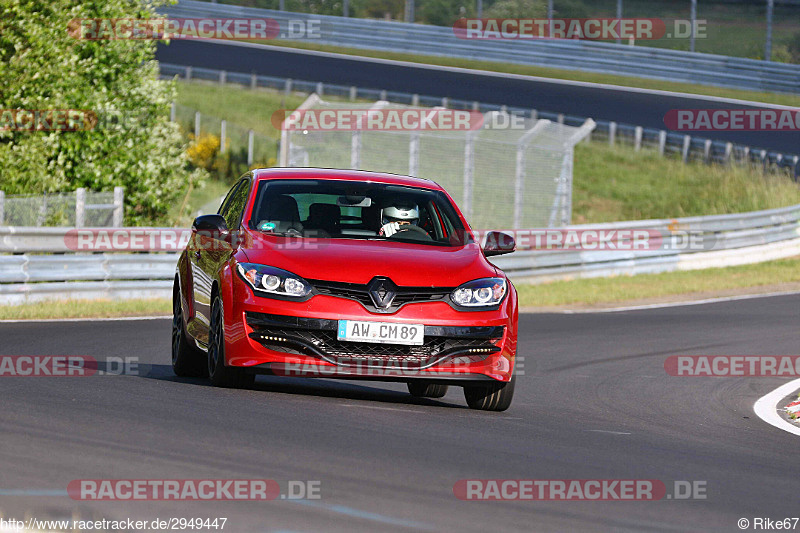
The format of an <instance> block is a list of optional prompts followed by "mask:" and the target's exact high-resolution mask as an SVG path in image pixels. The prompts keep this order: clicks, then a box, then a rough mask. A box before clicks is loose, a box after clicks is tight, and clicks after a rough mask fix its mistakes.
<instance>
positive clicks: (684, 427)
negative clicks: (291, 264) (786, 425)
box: [0, 295, 800, 533]
mask: <svg viewBox="0 0 800 533" xmlns="http://www.w3.org/2000/svg"><path fill="white" fill-rule="evenodd" d="M798 324H800V296H798V295H793V296H779V297H769V298H758V299H752V300H743V301H736V302H725V303H715V304H707V305H696V306H686V307H673V308H665V309H651V310H643V311H628V312H617V313H598V314H575V315H566V314H541V315H537V314H524V315H522V316H521V317H520V329H521V331H522V334H521V339H520V341H521V342H520V345H521V355H523V356H524V357H525V360H524V366H523V368H524V375H522V376H520V377H519V378H518V382H517V395H516V398H515V401H514V404H513V405H512V406H511V409H509V410H508V411H506V412H504V413H484V412H477V411H471V410H469V409H467V407H466V404H465V402H464V399H463V395H462V392H461V390H460V389H452V388H451V390H450V392H449V393H448V394H447V396H445V397H444V398H443V399H442V400H412V399H411V397H410V396H409V395H408V394H407V393H406V392H405V388H404V386H403V385H399V384H384V383H379V382H369V383H353V382H342V381H332V380H299V379H291V378H277V377H259V378H258V381H257V382H256V386H255V389H254V390H225V389H216V388H212V387H211V386H209V385H207V384H206V383H205V382H204V381H201V380H192V379H178V378H176V377H175V376H173V375H172V372H171V369H170V367H169V366H168V362H169V353H170V344H169V336H170V321H169V320H164V319H159V320H133V321H131V320H124V321H107V322H36V323H3V324H0V339H2V354H3V355H90V356H93V357H95V358H98V359H101V358H105V357H108V356H114V357H138V358H139V362H140V365H141V368H140V369H139V371H140V373H141V375H139V376H93V377H71V378H67V377H35V378H31V377H6V378H2V382H1V385H0V387H2V389H0V390H1V391H2V410H0V432H1V434H2V446H0V464H2V469H0V511H3V512H5V516H6V517H9V516H12V517H13V516H19V517H21V516H22V514H23V513H25V512H28V513H30V514H31V515H32V516H37V517H43V516H54V515H59V514H60V515H62V516H63V515H65V514H66V515H67V516H68V515H69V513H72V512H76V513H78V514H79V515H80V516H83V517H86V516H94V517H96V518H97V517H105V518H109V519H122V518H143V519H144V518H147V519H153V518H156V517H160V518H162V519H165V518H168V517H171V516H172V517H182V516H183V517H189V516H202V517H211V518H215V517H227V518H228V523H227V526H226V528H225V530H226V531H232V532H235V533H238V532H255V531H414V530H420V531H481V532H484V531H492V530H494V531H611V530H614V531H738V530H739V529H738V528H737V526H736V522H737V520H738V519H739V518H741V517H747V518H750V519H752V518H753V517H754V516H759V517H770V518H773V519H777V518H783V517H787V516H788V517H791V516H797V515H798V513H797V493H798V487H799V486H800V482H798V479H800V465H798V462H797V461H796V460H794V452H795V451H796V449H797V440H796V439H797V437H796V436H793V435H790V434H788V433H785V432H783V431H780V430H778V429H776V428H774V427H772V426H769V425H767V424H766V423H764V422H762V421H761V420H760V419H758V418H757V417H756V416H755V415H754V413H753V410H752V405H753V402H754V401H755V400H756V399H757V398H758V397H760V396H761V395H763V394H765V393H767V392H769V391H770V390H772V389H774V388H775V387H777V386H779V385H780V384H782V383H783V382H785V381H787V380H786V379H777V378H697V377H695V378H686V377H670V376H667V375H666V373H665V371H664V368H663V364H664V360H665V358H666V357H667V356H669V355H675V354H710V355H720V354H736V355H752V354H772V355H787V354H794V355H797V354H800V340H798V331H797V328H798ZM208 478H212V479H254V478H267V479H274V480H276V481H278V482H279V483H280V485H281V488H282V489H283V488H284V487H285V486H286V485H287V482H288V480H318V481H319V482H320V485H321V496H322V497H321V499H319V500H302V501H288V500H275V501H270V502H230V501H220V502H177V503H176V502H80V501H73V500H71V499H70V498H69V497H68V496H66V487H67V485H68V483H69V482H70V481H71V480H73V479H208ZM469 478H477V479H489V478H492V479H498V478H511V479H659V480H662V481H664V482H665V483H666V484H667V487H668V488H669V487H672V483H673V481H674V480H695V481H697V480H700V481H705V482H706V483H707V493H708V496H707V499H705V500H693V501H676V500H661V501H650V502H620V501H616V502H615V501H606V502H602V501H601V502H572V501H554V502H535V501H520V502H492V501H488V502H465V501H461V500H458V499H457V498H455V497H454V495H453V485H454V483H455V482H456V481H458V480H460V479H469Z"/></svg>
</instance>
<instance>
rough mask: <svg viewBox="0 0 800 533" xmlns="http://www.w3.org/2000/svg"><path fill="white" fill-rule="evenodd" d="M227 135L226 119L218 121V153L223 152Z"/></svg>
mask: <svg viewBox="0 0 800 533" xmlns="http://www.w3.org/2000/svg"><path fill="white" fill-rule="evenodd" d="M227 137H228V121H227V120H222V121H220V123H219V153H221V154H224V153H225V141H226V139H227Z"/></svg>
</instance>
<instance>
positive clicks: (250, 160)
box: [247, 130, 255, 167]
mask: <svg viewBox="0 0 800 533" xmlns="http://www.w3.org/2000/svg"><path fill="white" fill-rule="evenodd" d="M254 142H255V133H254V132H253V130H247V166H248V167H250V166H253V144H254Z"/></svg>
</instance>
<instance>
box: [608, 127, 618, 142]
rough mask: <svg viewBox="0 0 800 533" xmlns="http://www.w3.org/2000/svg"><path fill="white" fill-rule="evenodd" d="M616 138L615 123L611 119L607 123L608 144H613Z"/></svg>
mask: <svg viewBox="0 0 800 533" xmlns="http://www.w3.org/2000/svg"><path fill="white" fill-rule="evenodd" d="M616 138H617V123H616V122H614V121H611V122H609V123H608V144H609V146H614V141H615V139H616Z"/></svg>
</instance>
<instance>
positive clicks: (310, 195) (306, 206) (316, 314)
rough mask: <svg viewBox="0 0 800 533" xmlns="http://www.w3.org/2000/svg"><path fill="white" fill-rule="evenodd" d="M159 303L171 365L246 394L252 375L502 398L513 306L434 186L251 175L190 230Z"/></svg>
mask: <svg viewBox="0 0 800 533" xmlns="http://www.w3.org/2000/svg"><path fill="white" fill-rule="evenodd" d="M192 230H193V231H192V234H191V238H190V240H189V244H188V246H187V248H186V250H184V251H183V253H182V254H181V256H180V259H179V261H178V268H177V272H176V275H175V286H174V291H173V312H174V319H173V327H172V366H173V369H174V371H175V373H176V374H177V375H178V376H200V375H207V376H208V377H210V378H211V382H212V383H213V384H214V385H217V386H223V387H246V386H249V385H252V384H253V381H254V379H255V376H256V374H260V373H261V374H273V375H284V376H306V377H328V378H337V379H340V378H352V379H375V380H382V381H401V382H406V383H407V384H408V389H409V392H410V393H411V394H412V395H414V396H417V397H429V398H440V397H442V396H444V394H445V393H446V392H447V388H448V386H449V385H456V386H461V387H463V388H464V395H465V397H466V400H467V403H468V404H469V406H470V407H472V408H474V409H483V410H491V411H503V410H505V409H507V408H508V407H509V405H510V404H511V400H512V397H513V394H514V378H515V375H514V357H515V354H516V351H517V294H516V290H515V289H514V286H513V285H512V284H511V283H510V282H509V281H508V279H507V278H506V276H505V274H504V273H503V272H502V271H501V270H500V269H498V268H497V267H495V266H493V265H492V264H491V263H489V261H487V259H486V256H492V255H498V254H502V253H508V252H511V251H513V250H514V246H515V245H514V241H513V239H512V238H511V237H510V236H508V235H505V234H502V233H496V232H490V233H489V234H488V235H487V243H488V244H486V245H484V247H483V249H481V247H480V246H479V244H478V243H477V242H475V238H474V235H473V233H472V231H471V230H470V229H469V226H468V225H467V222H466V221H465V220H464V217H463V215H462V214H461V213H460V212H459V210H458V208H457V207H456V205H455V203H454V202H453V200H452V199H451V198H450V196H449V195H448V194H447V193H446V192H445V191H444V190H443V189H442V188H441V187H440V186H439V185H437V184H436V183H434V182H432V181H429V180H425V179H419V178H412V177H406V176H397V175H393V174H381V173H374V172H362V171H355V170H330V169H314V168H302V169H298V168H291V169H262V170H254V171H252V172H249V173H247V174H246V175H245V176H244V177H242V178H241V179H240V180H239V181H238V183H236V185H234V186H233V188H231V190H230V192H228V195H227V197H226V198H225V200H224V201H223V203H222V205H221V207H220V209H219V213H218V214H216V215H204V216H201V217H198V218H197V219H196V220H195V221H194V225H193V227H192Z"/></svg>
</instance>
